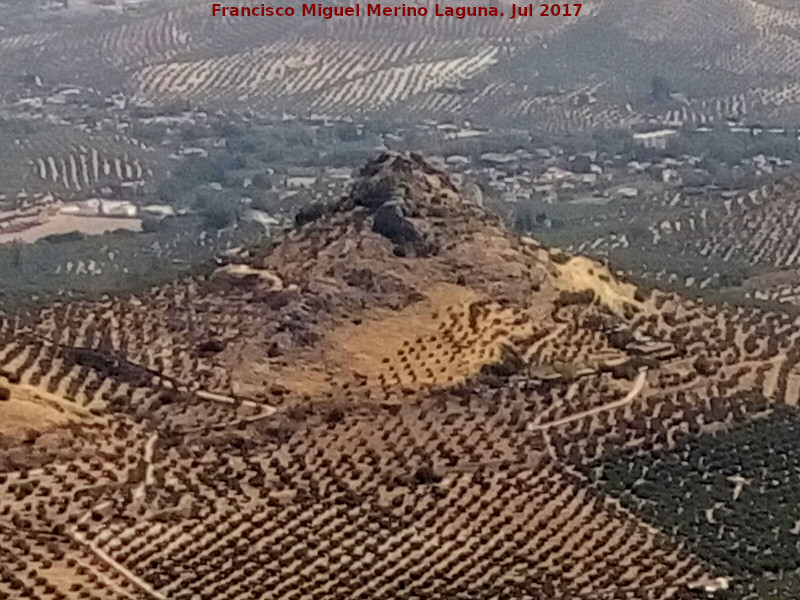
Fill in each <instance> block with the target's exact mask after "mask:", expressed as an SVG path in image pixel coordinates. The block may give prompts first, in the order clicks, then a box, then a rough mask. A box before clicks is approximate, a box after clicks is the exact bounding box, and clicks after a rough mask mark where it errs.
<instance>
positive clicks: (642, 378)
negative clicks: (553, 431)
mask: <svg viewBox="0 0 800 600" xmlns="http://www.w3.org/2000/svg"><path fill="white" fill-rule="evenodd" d="M646 381H647V371H641V372H640V373H639V374H638V375H637V376H636V379H635V380H634V381H633V387H632V388H631V390H630V391H629V392H628V393H627V394H626V395H625V397H624V398H622V399H620V400H617V401H615V402H610V403H608V404H604V405H603V406H598V407H596V408H592V409H589V410H585V411H583V412H581V413H577V414H574V415H570V416H568V417H564V418H563V419H557V420H555V421H550V422H549V423H542V424H539V425H534V424H531V425H528V430H529V431H541V430H543V429H550V428H551V427H558V426H559V425H564V424H565V423H572V422H573V421H578V420H580V419H584V418H586V417H590V416H592V415H596V414H598V413H601V412H605V411H607V410H614V409H615V408H619V407H620V406H625V405H626V404H630V403H631V402H633V400H634V399H635V398H636V396H638V395H639V393H640V392H641V391H642V389H643V388H644V384H645V383H646Z"/></svg>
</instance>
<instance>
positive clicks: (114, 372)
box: [0, 154, 800, 600]
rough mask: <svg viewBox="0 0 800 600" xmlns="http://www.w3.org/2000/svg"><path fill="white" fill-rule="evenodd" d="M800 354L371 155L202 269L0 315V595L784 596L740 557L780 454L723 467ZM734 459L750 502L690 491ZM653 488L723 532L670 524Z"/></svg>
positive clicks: (792, 339)
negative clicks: (338, 184)
mask: <svg viewBox="0 0 800 600" xmlns="http://www.w3.org/2000/svg"><path fill="white" fill-rule="evenodd" d="M798 338H800V321H798V320H797V319H796V318H794V317H791V316H789V315H787V314H784V313H780V312H765V311H763V310H758V309H750V308H736V307H730V306H714V305H707V304H705V303H703V302H700V301H688V300H685V299H683V298H681V297H680V296H678V295H675V294H666V293H663V292H653V293H651V294H643V293H641V292H640V291H638V290H637V289H636V288H635V287H634V286H632V285H630V284H627V283H625V282H622V281H618V280H617V279H615V278H614V277H613V276H612V275H611V273H609V272H608V270H607V269H605V268H604V267H603V266H602V265H600V264H598V263H594V262H592V261H589V260H587V259H583V258H580V257H571V256H568V255H566V254H563V253H562V252H559V251H557V250H555V249H548V248H546V247H545V246H543V245H541V244H539V243H537V242H536V241H534V240H532V239H529V238H520V237H518V236H515V235H512V234H510V233H508V232H507V231H506V230H505V229H504V228H503V227H502V226H501V225H500V223H499V221H498V220H496V219H494V218H493V217H491V216H489V215H488V214H487V213H486V212H484V210H483V209H481V208H479V207H478V206H475V205H472V204H469V203H467V202H465V201H464V200H462V199H461V197H460V193H459V189H458V188H457V186H456V185H455V183H454V182H453V181H452V180H451V179H450V177H449V176H448V175H446V174H445V173H443V172H441V171H439V170H437V169H435V168H433V167H431V166H430V165H428V164H427V163H426V162H424V161H423V160H422V159H421V158H419V157H417V156H413V155H412V156H401V155H395V154H387V155H384V156H381V157H380V158H379V159H377V160H376V161H374V162H372V163H370V164H368V165H367V166H366V167H365V168H364V169H363V171H362V172H361V175H360V177H359V178H358V179H357V181H356V183H355V186H354V188H353V191H352V193H351V194H349V195H348V196H347V197H345V198H343V199H341V200H340V201H338V202H336V203H334V204H331V205H327V206H314V207H311V208H309V209H308V210H306V211H303V212H302V213H301V214H300V215H299V216H298V224H297V228H296V229H295V230H294V231H293V232H291V233H289V234H287V235H286V236H285V237H284V238H283V239H281V240H279V241H276V242H275V243H273V244H272V245H271V246H270V247H267V248H263V249H261V250H260V251H258V252H255V253H253V254H251V255H250V256H249V257H246V258H242V259H241V260H238V261H235V262H233V263H230V264H228V265H225V266H221V267H220V268H219V269H217V270H216V271H215V272H214V273H213V274H212V275H209V276H207V277H195V278H191V279H186V280H182V281H178V282H175V283H174V284H171V285H169V286H164V287H160V288H155V289H152V290H150V291H149V292H146V293H140V294H136V295H131V296H126V297H109V298H105V299H101V300H98V301H93V302H84V303H67V304H65V303H62V304H56V305H52V306H50V307H47V308H45V309H43V310H41V311H37V312H31V313H29V314H15V315H6V316H5V318H4V319H3V321H2V323H1V327H0V340H2V341H0V365H2V369H3V371H2V373H3V375H2V377H0V399H2V398H7V399H3V400H0V417H2V418H0V433H2V436H3V437H2V438H0V439H1V440H2V449H0V491H1V494H2V497H3V499H4V501H3V504H2V506H0V554H1V555H2V556H3V561H2V562H0V595H2V596H3V597H4V598H9V599H10V598H34V599H42V600H44V599H47V600H52V599H55V598H68V599H70V600H71V599H73V598H102V599H105V598H114V599H117V598H119V599H122V598H128V599H130V598H158V599H166V598H176V599H187V600H188V599H192V600H194V599H196V598H203V599H209V600H211V599H215V600H217V599H231V600H233V599H236V600H246V599H252V598H264V597H271V598H331V597H341V598H386V597H394V598H419V597H429V598H467V597H469V598H486V599H487V600H488V599H499V598H507V597H514V598H526V599H539V600H544V599H548V600H549V599H553V598H560V599H564V600H567V599H570V600H589V599H591V600H596V599H598V598H599V599H607V600H622V599H626V600H634V599H636V600H639V599H642V598H648V599H662V600H667V599H676V598H678V599H699V598H707V597H708V594H709V593H711V591H713V590H717V591H718V592H719V593H720V596H719V597H725V598H742V599H743V598H750V597H753V596H752V593H753V592H754V591H756V590H757V591H758V592H759V593H762V592H763V593H762V595H761V596H760V597H763V598H773V597H776V598H777V597H792V596H796V595H797V593H798V588H797V587H796V581H797V578H796V574H797V572H798V569H799V568H800V553H798V551H797V550H796V548H795V547H786V546H783V547H782V548H783V549H782V551H781V555H780V556H779V557H776V558H775V560H772V559H770V558H769V557H767V556H761V555H759V558H758V560H754V559H753V557H752V555H751V554H752V553H751V550H750V549H751V548H757V549H758V548H762V549H763V548H766V547H771V546H770V545H769V540H770V539H771V538H770V535H772V529H768V528H765V527H764V525H763V523H765V522H769V523H774V525H775V527H778V528H781V527H789V526H791V525H792V523H790V522H789V521H790V520H791V519H788V518H787V517H784V516H782V515H778V513H781V512H782V510H783V509H781V497H782V496H781V495H780V494H778V493H773V492H771V491H770V490H772V489H773V488H769V489H768V490H765V489H764V485H765V484H764V483H762V482H768V481H769V480H770V477H773V478H774V479H775V480H776V481H784V480H787V479H786V478H787V477H791V473H793V470H792V469H794V462H793V460H794V459H793V457H794V456H795V450H794V447H793V446H792V445H791V444H789V443H788V442H787V443H785V444H783V445H777V446H774V451H773V452H769V451H767V450H764V449H763V448H761V446H758V447H759V448H761V450H758V451H757V452H756V453H755V454H753V455H752V456H753V461H752V462H747V458H746V457H747V456H750V455H749V454H747V447H749V446H748V444H752V445H754V447H755V446H756V445H757V441H756V439H754V436H760V435H763V433H760V432H763V431H767V432H773V433H774V432H778V433H775V435H779V432H780V431H782V429H781V428H784V429H785V427H786V426H787V425H786V424H787V423H789V424H791V422H792V420H793V419H797V404H798V402H800V376H798V373H797V366H798V363H800V353H798V352H797V350H796V347H797V342H798ZM773 433H770V434H769V435H772V434H773ZM729 436H732V437H729ZM725 444H728V446H726V445H725ZM730 444H734V447H735V448H737V449H738V450H739V451H740V452H741V456H742V457H743V458H742V459H743V460H744V461H745V463H746V464H744V465H743V466H742V468H741V473H738V471H737V470H736V468H735V467H731V466H730V465H727V463H726V464H725V470H724V472H723V474H724V477H728V478H732V479H730V481H731V482H732V483H731V485H732V486H735V485H738V483H737V482H739V483H741V486H743V488H744V489H745V491H742V490H741V489H740V490H739V494H740V495H737V494H736V493H735V492H734V493H733V494H730V495H726V494H727V493H728V490H727V489H726V490H720V492H719V493H716V494H714V495H711V496H709V495H703V489H704V488H703V483H702V482H703V481H704V479H705V477H702V476H701V475H700V472H701V471H698V470H697V469H700V470H702V469H704V468H706V467H705V466H704V465H706V463H705V462H704V460H705V459H704V458H703V457H705V456H707V455H708V456H710V457H711V458H710V460H712V463H711V464H715V465H716V464H720V463H721V461H722V462H724V457H725V456H731V455H732V452H733V455H734V456H735V455H736V451H731V450H730ZM787 444H788V445H787ZM726 448H727V450H726ZM682 457H686V458H685V464H684V462H682V460H683V459H682ZM649 461H655V462H653V463H652V464H654V465H656V466H657V468H658V470H656V471H654V473H665V474H666V475H663V476H660V477H657V478H656V479H655V484H654V483H653V482H651V480H650V479H648V478H647V472H646V467H647V465H648V464H650V462H649ZM734 462H735V461H734ZM643 464H644V465H645V471H644V472H642V473H640V472H639V471H637V470H636V469H639V470H640V471H641V469H642V465H643ZM687 465H688V466H692V465H695V466H697V469H695V470H692V469H690V468H688V466H687ZM654 468H655V467H654ZM737 473H738V475H737ZM723 474H719V473H716V472H713V473H709V474H708V477H710V478H713V479H714V481H717V480H720V478H722V480H724V481H725V482H727V481H728V480H726V479H724V477H723ZM737 476H740V477H741V478H742V481H740V479H737ZM755 476H757V477H758V478H759V479H758V483H757V484H754V486H753V487H752V488H749V487H747V486H748V485H749V483H750V480H752V478H753V477H755ZM670 478H675V480H676V481H683V482H684V483H681V484H680V485H681V487H683V486H684V485H685V486H686V490H687V493H689V495H688V496H686V498H688V499H689V501H690V502H689V503H688V504H687V505H686V506H687V507H688V508H690V509H691V510H692V511H693V512H692V515H696V516H697V519H700V518H702V517H703V515H705V514H706V513H705V512H704V511H705V510H707V509H708V510H711V511H712V513H708V514H710V515H711V516H710V517H709V519H710V522H711V523H713V522H714V521H713V519H714V514H717V515H718V517H719V519H720V520H721V525H720V527H721V528H720V529H719V531H720V533H719V535H714V531H712V528H711V527H707V526H703V525H702V524H701V522H700V521H699V520H695V521H693V522H692V523H687V524H686V526H685V527H673V525H674V523H675V521H676V520H678V521H680V519H681V517H680V511H681V506H682V504H681V502H677V501H676V500H675V497H676V495H678V497H680V496H679V492H678V491H676V489H673V488H670V487H669V485H668V482H669V481H671V479H670ZM665 485H666V488H665V487H664V486H665ZM676 485H678V484H677V483H676ZM717 485H718V486H719V485H726V484H725V483H719V481H717ZM736 489H739V488H736ZM757 491H758V493H756V492H757ZM737 498H738V500H737ZM706 500H708V502H706ZM709 502H710V503H709ZM736 502H740V503H741V502H747V503H748V504H747V505H746V506H741V505H737V504H736ZM713 511H717V512H716V513H713ZM731 513H734V514H741V515H745V516H747V515H753V514H756V515H760V517H759V518H757V519H756V520H755V522H751V521H750V520H746V521H743V522H737V527H736V529H735V530H731V529H730V527H731V524H732V523H733V522H734V520H733V519H734V517H731V516H730V515H731ZM792 514H793V513H792ZM770 515H771V516H772V518H771V520H767V518H768V517H770ZM774 535H775V536H776V537H775V539H778V540H786V539H789V537H787V536H789V535H790V534H789V533H788V532H785V531H782V530H781V531H776V532H774ZM731 536H733V537H731ZM729 540H732V542H731V543H729ZM733 542H736V543H735V544H733V545H732V543H733ZM744 563H746V564H747V568H742V564H744ZM770 590H771V591H770ZM787 590H788V591H787ZM722 592H724V594H726V595H724V596H723V595H721V594H722ZM773 592H774V593H776V594H777V593H778V592H780V593H788V596H779V595H770V594H772V593H773Z"/></svg>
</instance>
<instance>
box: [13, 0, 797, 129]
mask: <svg viewBox="0 0 800 600" xmlns="http://www.w3.org/2000/svg"><path fill="white" fill-rule="evenodd" d="M268 4H269V3H268ZM426 6H429V7H430V11H429V14H428V16H426V17H398V18H395V17H391V18H380V17H378V18H376V17H372V18H366V17H361V18H346V17H342V18H335V19H331V20H325V19H321V18H320V19H312V18H307V17H305V18H304V17H287V18H283V19H278V18H237V17H212V16H211V14H210V12H211V11H210V5H209V4H208V3H206V2H201V1H200V0H178V1H173V2H169V3H164V4H159V5H153V6H148V7H147V8H146V10H142V11H140V12H139V13H134V14H122V15H119V14H112V13H109V12H108V11H106V12H105V13H103V14H97V11H90V12H87V13H85V14H84V13H83V12H81V5H80V4H79V3H75V5H74V7H73V9H71V10H67V11H62V12H60V13H58V15H56V16H48V18H44V17H43V18H41V19H39V20H38V21H37V20H35V19H34V20H31V19H32V18H31V17H26V18H25V19H22V18H20V19H14V18H12V17H8V22H9V23H8V26H7V27H6V28H5V30H4V31H3V33H2V34H0V60H2V63H3V64H4V69H3V73H2V76H3V78H4V80H5V82H6V85H7V88H6V90H7V91H6V92H5V94H6V96H7V97H9V98H16V97H17V96H18V95H19V94H20V93H21V92H19V91H18V88H19V78H20V77H22V76H25V77H26V78H28V79H30V78H33V77H39V78H40V79H39V80H40V81H41V82H43V84H44V85H46V86H51V85H56V84H68V85H82V86H89V87H91V88H92V89H99V90H105V91H106V92H108V93H111V92H115V91H119V90H124V91H125V93H126V94H127V95H128V96H129V97H132V98H136V99H137V100H140V101H143V102H156V103H161V104H168V103H173V102H176V101H190V102H191V103H192V104H194V105H197V106H200V107H202V108H204V109H212V108H233V109H242V110H245V109H246V110H255V111H260V112H266V113H274V114H278V115H280V114H282V113H283V112H287V111H288V112H292V113H296V114H328V115H332V116H352V115H353V114H367V115H375V114H385V113H391V114H393V115H415V116H416V115H420V114H423V115H428V116H433V117H436V116H440V117H444V116H447V115H452V114H454V113H458V114H460V115H462V116H463V117H465V118H471V119H477V120H479V121H482V122H484V123H496V122H505V123H516V124H518V125H520V124H521V125H525V126H528V127H536V128H541V129H548V130H552V131H576V130H592V129H596V128H601V127H612V126H620V125H621V126H629V125H634V124H637V123H643V122H649V121H653V122H656V123H662V124H675V123H682V122H690V123H692V122H698V123H700V122H703V123H704V122H708V121H714V120H717V121H718V120H723V119H726V118H746V119H750V120H759V119H761V120H765V121H770V120H773V121H781V120H790V119H796V117H797V115H798V98H800V96H798V90H800V87H798V81H797V73H798V64H799V63H800V42H798V27H800V12H798V11H799V10H800V9H798V8H797V6H796V4H794V3H790V2H787V3H783V2H766V1H764V0H689V1H687V2H680V3H676V2H673V1H672V0H654V1H652V2H648V3H646V4H643V3H641V2H638V1H637V0H595V1H593V2H588V3H584V4H583V6H582V9H581V12H580V14H579V15H578V16H575V17H564V16H559V17H553V16H551V17H541V16H538V15H537V16H534V17H529V18H517V19H510V18H508V17H509V16H510V10H511V9H510V6H509V4H508V3H502V4H500V6H501V7H505V10H506V11H508V13H509V14H507V15H505V16H504V17H503V18H465V19H454V18H443V17H435V16H433V12H434V11H433V5H432V3H429V4H427V5H426ZM656 76H665V77H667V78H668V79H669V80H670V81H669V85H670V91H672V92H675V93H676V94H677V95H676V96H674V98H672V99H668V98H664V99H661V101H659V102H658V103H655V104H654V103H652V102H650V101H649V100H648V98H649V94H650V91H651V81H652V79H653V78H654V77H656ZM29 91H30V90H28V92H29ZM34 91H35V90H34Z"/></svg>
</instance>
